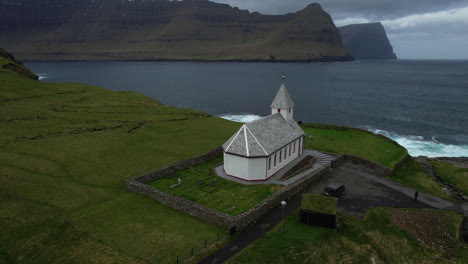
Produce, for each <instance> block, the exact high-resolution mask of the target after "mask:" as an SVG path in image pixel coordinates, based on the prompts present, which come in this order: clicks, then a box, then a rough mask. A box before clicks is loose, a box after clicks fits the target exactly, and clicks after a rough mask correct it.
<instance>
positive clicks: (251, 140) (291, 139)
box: [223, 77, 305, 181]
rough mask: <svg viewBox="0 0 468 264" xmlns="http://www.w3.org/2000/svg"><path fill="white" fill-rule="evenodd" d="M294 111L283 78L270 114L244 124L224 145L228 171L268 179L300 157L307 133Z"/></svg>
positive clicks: (236, 175)
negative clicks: (296, 119)
mask: <svg viewBox="0 0 468 264" xmlns="http://www.w3.org/2000/svg"><path fill="white" fill-rule="evenodd" d="M283 79H284V77H283ZM293 114H294V103H293V101H292V99H291V96H290V95H289V92H288V89H287V88H286V85H285V84H284V81H283V84H282V85H281V87H280V89H279V91H278V94H277V95H276V97H275V99H274V100H273V103H272V104H271V115H270V116H267V117H264V118H261V119H259V120H256V121H253V122H250V123H247V124H244V125H243V126H242V127H241V128H240V129H239V130H238V131H237V132H236V133H235V134H234V135H233V136H232V137H231V138H230V139H229V140H228V141H227V142H226V143H225V144H224V145H223V150H224V170H225V172H226V174H227V175H229V176H231V177H235V178H239V179H242V180H246V181H266V180H268V179H269V178H270V177H272V176H273V175H275V173H277V172H278V171H279V170H281V169H282V168H284V167H285V166H286V165H288V164H289V163H290V162H291V161H293V160H295V159H296V158H297V157H299V156H300V155H301V154H302V151H303V149H304V136H305V133H304V131H303V130H302V129H301V127H300V126H299V125H298V124H297V122H296V121H294V119H293Z"/></svg>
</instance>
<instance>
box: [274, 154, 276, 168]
mask: <svg viewBox="0 0 468 264" xmlns="http://www.w3.org/2000/svg"><path fill="white" fill-rule="evenodd" d="M274 164H275V165H274V166H275V167H276V153H275V160H274Z"/></svg>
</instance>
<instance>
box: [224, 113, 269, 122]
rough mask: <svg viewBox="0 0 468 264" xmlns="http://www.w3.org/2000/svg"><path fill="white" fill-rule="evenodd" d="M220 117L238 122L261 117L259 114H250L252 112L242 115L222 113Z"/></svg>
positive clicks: (250, 120)
mask: <svg viewBox="0 0 468 264" xmlns="http://www.w3.org/2000/svg"><path fill="white" fill-rule="evenodd" d="M220 117H221V118H223V119H227V120H231V121H234V122H239V123H249V122H252V121H255V120H258V119H260V118H262V117H261V116H259V115H252V114H244V115H233V114H228V115H222V116H220Z"/></svg>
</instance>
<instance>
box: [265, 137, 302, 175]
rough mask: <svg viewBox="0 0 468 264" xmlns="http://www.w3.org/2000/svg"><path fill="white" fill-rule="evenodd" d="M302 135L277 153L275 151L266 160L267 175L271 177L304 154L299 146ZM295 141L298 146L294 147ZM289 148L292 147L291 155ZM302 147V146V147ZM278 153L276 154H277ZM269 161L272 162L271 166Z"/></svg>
mask: <svg viewBox="0 0 468 264" xmlns="http://www.w3.org/2000/svg"><path fill="white" fill-rule="evenodd" d="M301 140H302V137H301V138H299V139H297V140H295V141H293V142H291V143H290V144H288V145H286V147H283V148H282V149H280V150H279V151H277V152H276V153H273V154H272V155H271V156H270V157H269V159H271V161H269V159H267V161H266V163H267V164H266V165H267V167H266V168H267V177H268V178H270V177H271V176H272V175H273V174H275V173H277V172H278V171H279V170H281V169H282V168H284V167H285V166H286V165H288V164H289V163H290V162H291V161H293V160H295V159H296V158H297V157H299V155H300V154H302V150H301V149H300V148H299V142H301ZM294 143H295V144H296V147H294ZM289 148H291V155H289ZM301 148H302V147H301ZM285 149H286V159H284V151H285ZM275 154H276V156H275ZM280 154H281V155H282V157H281V161H280V158H279V155H280ZM275 158H276V166H275V165H274V164H275V162H274V161H275ZM269 162H271V166H269Z"/></svg>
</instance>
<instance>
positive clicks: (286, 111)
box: [271, 74, 294, 120]
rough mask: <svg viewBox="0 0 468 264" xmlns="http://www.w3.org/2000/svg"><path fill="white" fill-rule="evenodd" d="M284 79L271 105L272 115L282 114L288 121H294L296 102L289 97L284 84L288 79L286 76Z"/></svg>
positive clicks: (283, 76)
mask: <svg viewBox="0 0 468 264" xmlns="http://www.w3.org/2000/svg"><path fill="white" fill-rule="evenodd" d="M282 79H283V83H282V84H281V87H280V89H279V90H278V93H277V94H276V96H275V99H274V100H273V103H272V104H271V114H275V113H281V115H282V116H283V117H284V118H285V119H286V120H290V119H293V111H294V102H293V100H292V99H291V96H290V95H289V92H288V88H286V84H284V80H285V79H286V76H285V75H284V74H282Z"/></svg>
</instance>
